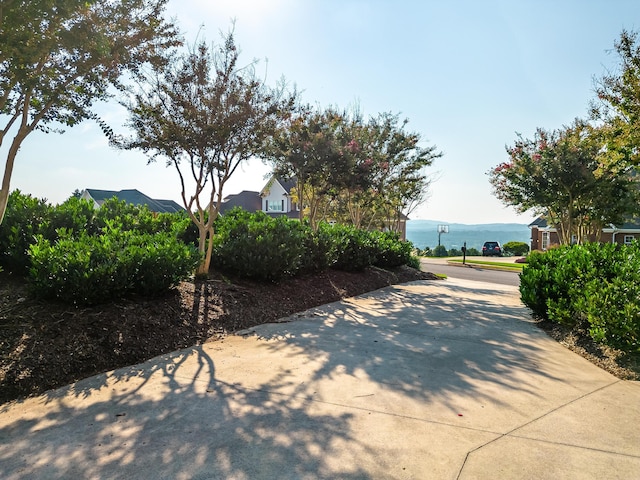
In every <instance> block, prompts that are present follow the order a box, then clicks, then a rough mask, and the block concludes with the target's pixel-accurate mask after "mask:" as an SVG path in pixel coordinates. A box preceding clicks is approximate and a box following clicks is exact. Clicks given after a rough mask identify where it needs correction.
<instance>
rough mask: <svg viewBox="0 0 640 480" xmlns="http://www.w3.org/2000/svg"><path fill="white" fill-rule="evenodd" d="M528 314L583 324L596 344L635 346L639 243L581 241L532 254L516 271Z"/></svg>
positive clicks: (639, 326)
mask: <svg viewBox="0 0 640 480" xmlns="http://www.w3.org/2000/svg"><path fill="white" fill-rule="evenodd" d="M520 293H521V298H522V301H523V303H524V304H525V305H527V306H528V307H529V308H531V310H532V311H533V313H534V315H536V316H538V317H540V318H545V319H549V320H552V321H555V322H558V323H562V324H565V325H570V326H571V325H576V324H580V323H584V322H587V324H588V329H589V333H590V335H591V336H592V338H593V339H594V340H596V341H598V342H604V343H607V344H609V345H612V346H615V347H618V348H623V349H625V350H627V351H630V350H631V351H638V350H639V349H640V246H639V245H638V244H637V243H634V244H633V245H631V246H618V245H614V244H599V243H592V244H585V245H574V246H571V247H566V246H565V247H559V248H555V249H553V250H549V251H548V252H546V253H539V252H532V253H531V254H530V255H529V262H528V265H527V266H525V268H524V269H523V271H522V273H521V274H520Z"/></svg>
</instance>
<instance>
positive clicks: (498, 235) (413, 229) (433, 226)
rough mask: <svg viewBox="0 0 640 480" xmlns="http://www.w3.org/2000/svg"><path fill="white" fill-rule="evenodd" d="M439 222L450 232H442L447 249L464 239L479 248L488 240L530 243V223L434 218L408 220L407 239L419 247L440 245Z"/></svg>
mask: <svg viewBox="0 0 640 480" xmlns="http://www.w3.org/2000/svg"><path fill="white" fill-rule="evenodd" d="M438 225H447V226H448V233H442V234H440V244H441V245H444V246H445V247H446V249H447V250H450V249H452V248H455V249H460V248H461V247H462V246H463V245H464V242H467V248H477V249H478V250H480V249H481V248H482V244H483V243H484V242H487V241H494V242H500V244H505V243H507V242H525V243H527V244H529V243H530V238H531V232H530V230H529V227H528V226H527V225H525V224H520V223H487V224H479V225H466V224H462V223H451V224H448V223H446V222H438V221H434V220H409V221H408V222H407V240H409V241H411V242H412V243H413V245H414V246H415V247H416V248H420V249H424V248H426V247H430V248H435V247H436V246H437V245H438Z"/></svg>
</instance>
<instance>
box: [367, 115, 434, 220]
mask: <svg viewBox="0 0 640 480" xmlns="http://www.w3.org/2000/svg"><path fill="white" fill-rule="evenodd" d="M408 123H409V121H408V120H407V119H404V120H402V121H401V120H400V117H399V115H396V114H392V113H390V112H385V113H381V114H379V115H378V117H376V118H373V119H371V120H370V122H369V124H368V129H369V130H370V132H371V133H370V135H369V137H370V139H371V147H370V153H371V160H372V161H371V162H369V164H370V165H371V188H370V189H369V190H368V192H366V193H367V195H365V197H364V198H363V199H362V200H363V201H364V202H365V203H366V204H370V205H372V206H373V207H375V208H376V209H377V211H378V212H379V216H378V219H377V221H378V222H380V223H381V226H382V225H384V226H385V227H386V228H391V229H394V230H398V229H399V225H400V220H401V219H402V217H403V215H409V214H410V213H411V212H412V211H413V210H414V209H415V208H416V207H417V206H418V205H420V204H422V203H424V202H425V201H426V199H427V197H428V188H429V185H430V183H431V180H430V178H429V176H428V175H427V173H426V171H425V169H426V167H428V166H431V165H432V164H433V162H434V160H435V159H437V158H440V157H441V156H442V153H441V152H437V151H436V147H435V146H433V145H432V146H427V147H422V146H420V143H422V137H421V135H420V134H419V133H417V132H409V131H407V130H406V126H407V124H408ZM366 161H367V160H365V162H366ZM367 196H368V197H369V198H367Z"/></svg>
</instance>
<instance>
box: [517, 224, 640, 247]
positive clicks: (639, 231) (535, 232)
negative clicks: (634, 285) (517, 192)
mask: <svg viewBox="0 0 640 480" xmlns="http://www.w3.org/2000/svg"><path fill="white" fill-rule="evenodd" d="M529 228H530V229H531V250H532V251H533V250H547V249H548V248H549V247H551V246H553V245H558V244H559V243H560V237H559V235H558V231H557V230H556V229H555V228H554V227H551V226H549V225H548V224H547V220H546V219H545V218H544V217H538V218H536V219H535V220H534V221H533V222H532V223H531V224H529ZM634 239H640V218H635V219H631V220H630V221H628V222H626V223H624V224H622V225H620V226H615V225H610V226H609V227H606V228H603V229H602V232H601V234H600V236H599V238H597V239H596V238H592V239H590V240H592V241H599V242H602V243H617V244H629V243H631V242H633V240H634Z"/></svg>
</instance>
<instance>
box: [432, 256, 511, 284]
mask: <svg viewBox="0 0 640 480" xmlns="http://www.w3.org/2000/svg"><path fill="white" fill-rule="evenodd" d="M420 261H421V264H422V270H424V271H426V272H432V273H441V274H444V275H446V276H447V277H450V278H459V279H462V280H471V281H476V282H487V283H494V284H499V285H512V286H515V287H518V286H519V285H520V277H519V276H518V272H505V271H502V270H493V269H488V268H482V267H481V266H478V265H474V266H470V265H459V266H458V265H451V264H448V263H447V260H446V259H441V258H431V257H429V258H424V257H423V258H421V259H420Z"/></svg>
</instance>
